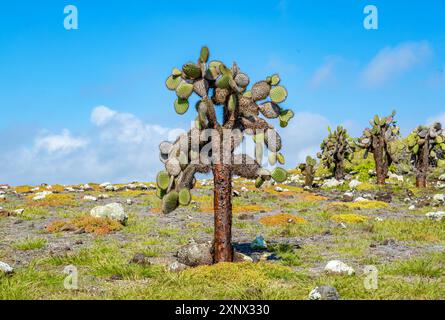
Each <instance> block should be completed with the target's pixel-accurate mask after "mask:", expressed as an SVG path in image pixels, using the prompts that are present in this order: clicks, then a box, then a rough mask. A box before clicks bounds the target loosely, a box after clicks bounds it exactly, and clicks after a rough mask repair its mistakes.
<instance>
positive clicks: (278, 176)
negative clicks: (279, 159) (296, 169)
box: [272, 167, 287, 183]
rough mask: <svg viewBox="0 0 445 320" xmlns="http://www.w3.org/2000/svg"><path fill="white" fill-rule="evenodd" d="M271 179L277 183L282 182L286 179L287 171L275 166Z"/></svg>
mask: <svg viewBox="0 0 445 320" xmlns="http://www.w3.org/2000/svg"><path fill="white" fill-rule="evenodd" d="M272 179H274V180H275V182H277V183H283V182H284V181H286V180H287V171H286V170H284V169H283V168H280V167H278V168H275V170H274V171H272Z"/></svg>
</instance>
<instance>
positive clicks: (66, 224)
mask: <svg viewBox="0 0 445 320" xmlns="http://www.w3.org/2000/svg"><path fill="white" fill-rule="evenodd" d="M121 229H122V224H120V223H119V222H118V221H116V220H112V219H109V218H96V217H92V216H88V215H86V216H82V217H78V218H75V219H71V220H69V221H59V220H57V221H53V222H51V223H50V224H49V225H48V226H47V227H46V231H47V232H51V233H54V232H60V231H63V230H72V231H74V230H84V231H85V232H87V233H94V234H97V235H105V234H109V233H111V232H114V231H119V230H121Z"/></svg>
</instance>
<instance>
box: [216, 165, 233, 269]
mask: <svg viewBox="0 0 445 320" xmlns="http://www.w3.org/2000/svg"><path fill="white" fill-rule="evenodd" d="M213 177H214V178H213V179H214V189H213V193H214V211H215V212H214V216H215V240H214V262H215V263H220V262H232V261H233V247H232V168H231V166H230V165H227V164H215V165H214V167H213Z"/></svg>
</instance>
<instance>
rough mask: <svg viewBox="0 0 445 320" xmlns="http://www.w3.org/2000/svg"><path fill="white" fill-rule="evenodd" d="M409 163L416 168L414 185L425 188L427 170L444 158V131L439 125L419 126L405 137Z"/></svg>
mask: <svg viewBox="0 0 445 320" xmlns="http://www.w3.org/2000/svg"><path fill="white" fill-rule="evenodd" d="M406 141H407V147H408V150H409V152H410V154H411V162H412V164H413V165H414V167H415V168H416V184H417V186H418V187H426V179H427V173H428V169H429V167H431V166H437V164H438V162H439V161H441V160H443V159H444V157H445V130H444V129H443V128H442V125H441V124H440V123H435V124H433V125H431V126H419V127H417V128H416V129H415V130H414V131H413V132H412V133H411V134H410V135H409V136H408V137H407V140H406Z"/></svg>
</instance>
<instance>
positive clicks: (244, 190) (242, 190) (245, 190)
mask: <svg viewBox="0 0 445 320" xmlns="http://www.w3.org/2000/svg"><path fill="white" fill-rule="evenodd" d="M241 192H249V189H247V188H246V187H241Z"/></svg>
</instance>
